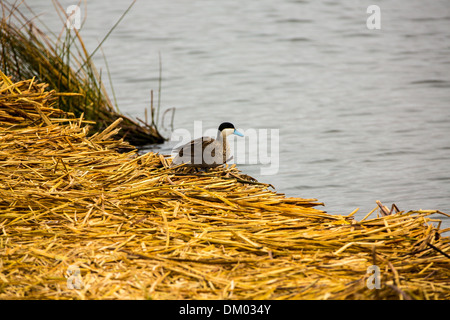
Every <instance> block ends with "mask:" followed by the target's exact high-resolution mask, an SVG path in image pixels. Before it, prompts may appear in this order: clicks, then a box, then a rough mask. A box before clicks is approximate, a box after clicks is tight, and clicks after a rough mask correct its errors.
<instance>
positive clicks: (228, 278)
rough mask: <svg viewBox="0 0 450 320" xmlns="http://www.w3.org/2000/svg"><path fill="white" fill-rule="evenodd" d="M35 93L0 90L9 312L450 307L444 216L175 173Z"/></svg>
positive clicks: (221, 175)
mask: <svg viewBox="0 0 450 320" xmlns="http://www.w3.org/2000/svg"><path fill="white" fill-rule="evenodd" d="M41 89H42V85H41V84H38V83H36V82H35V81H33V80H24V81H20V82H17V83H8V82H7V81H6V80H5V78H3V80H2V81H1V82H0V92H1V93H0V99H1V100H0V173H1V177H0V184H1V188H0V192H1V194H0V196H1V197H0V198H1V199H0V212H1V213H0V255H1V264H2V271H1V273H0V277H1V279H2V282H3V284H2V287H1V289H0V298H1V299H165V300H166V299H167V300H171V299H193V300H196V299H231V300H233V299H242V300H249V299H260V300H266V299H283V300H284V299H449V298H450V290H449V289H450V287H449V286H448V279H449V278H450V268H449V267H450V259H449V258H448V255H449V254H450V238H449V237H443V236H442V235H441V233H442V232H443V231H444V230H445V229H440V227H439V225H438V226H433V225H432V223H433V222H437V223H438V221H439V220H437V219H436V218H438V217H439V215H440V212H439V211H437V210H416V211H408V212H404V211H401V212H400V213H396V214H392V215H391V214H389V215H385V216H381V217H377V218H371V217H370V216H369V215H368V216H367V217H366V218H365V219H362V220H359V221H357V220H355V219H354V218H353V216H352V213H350V214H349V215H347V216H342V215H331V214H327V213H325V212H324V211H322V210H320V209H318V208H316V207H319V206H320V205H321V203H320V202H319V201H317V200H316V199H303V198H300V197H285V196H284V195H282V194H278V193H277V192H276V191H271V190H269V189H268V186H269V185H267V184H263V183H259V182H258V181H255V180H254V179H253V178H251V177H249V176H247V175H245V174H243V173H242V172H240V171H239V170H238V169H236V168H235V167H234V166H231V167H225V168H218V169H215V170H212V171H210V172H208V174H203V175H195V174H192V172H190V171H189V170H188V169H186V168H179V169H177V170H174V169H171V168H169V167H168V162H167V160H166V159H165V157H164V156H163V155H160V154H156V153H146V154H143V155H138V153H137V150H136V149H135V148H134V147H133V146H131V145H130V144H129V143H127V142H124V141H123V139H120V140H114V135H115V134H117V132H118V131H119V130H120V120H117V121H116V122H114V123H113V124H112V125H110V126H109V127H108V128H106V129H105V130H104V131H102V132H99V133H96V134H94V135H92V136H88V135H87V134H88V131H89V128H88V125H89V121H88V120H83V119H80V118H75V117H73V116H71V115H70V114H67V113H65V112H63V111H61V110H59V109H58V108H57V105H56V103H57V94H56V93H55V92H54V91H44V90H41ZM118 150H128V151H126V152H122V153H121V152H118ZM380 208H383V206H382V205H381V206H380ZM381 210H384V208H383V209H381ZM373 266H376V267H377V268H376V270H378V274H377V278H376V279H375V280H377V281H379V284H380V288H379V289H373V288H372V289H370V288H369V287H370V284H371V283H372V284H374V285H377V282H376V281H375V282H370V281H371V280H373V277H372V276H373V275H375V274H376V273H370V272H369V270H372V269H373V268H372V269H370V268H371V267H373ZM71 285H72V287H70V286H71Z"/></svg>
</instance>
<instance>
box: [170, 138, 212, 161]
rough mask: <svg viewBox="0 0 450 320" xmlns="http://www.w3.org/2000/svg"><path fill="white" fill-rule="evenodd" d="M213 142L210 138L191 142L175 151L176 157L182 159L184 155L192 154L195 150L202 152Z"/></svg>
mask: <svg viewBox="0 0 450 320" xmlns="http://www.w3.org/2000/svg"><path fill="white" fill-rule="evenodd" d="M214 141H215V140H214V139H213V138H211V137H201V138H197V139H194V140H192V141H191V142H188V143H186V144H185V145H182V146H181V147H179V148H177V149H175V152H176V153H177V155H178V156H180V157H182V156H183V155H184V154H186V153H190V154H194V152H195V151H196V150H204V149H205V148H206V147H207V146H209V145H210V144H211V143H213V142H214Z"/></svg>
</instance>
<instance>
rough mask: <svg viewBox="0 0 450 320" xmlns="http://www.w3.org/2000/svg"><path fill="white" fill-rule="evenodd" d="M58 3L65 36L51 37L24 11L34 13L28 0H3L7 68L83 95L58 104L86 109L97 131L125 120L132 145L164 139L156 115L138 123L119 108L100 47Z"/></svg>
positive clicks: (1, 35) (0, 39) (0, 61)
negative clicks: (99, 64) (91, 44)
mask: <svg viewBox="0 0 450 320" xmlns="http://www.w3.org/2000/svg"><path fill="white" fill-rule="evenodd" d="M54 4H55V8H56V10H57V11H58V13H59V14H62V15H63V16H64V17H65V18H64V19H63V21H62V31H61V34H60V35H59V36H56V35H54V36H53V37H51V32H50V31H48V33H49V34H50V35H47V34H46V33H45V32H44V31H42V30H41V29H40V28H39V27H38V26H37V24H36V23H35V22H34V21H39V17H38V16H34V17H28V16H26V15H25V12H26V11H31V9H30V8H29V7H28V6H27V4H26V2H23V1H22V2H21V3H20V4H16V3H15V4H13V5H11V4H8V3H7V2H3V1H2V2H1V3H0V8H1V11H2V13H3V16H2V18H1V21H0V67H1V69H2V71H3V72H4V73H6V74H8V75H10V76H12V77H13V78H14V79H15V80H21V79H31V78H36V79H37V80H39V81H41V82H45V83H47V84H48V86H49V88H50V89H53V90H56V91H57V92H71V93H79V94H78V95H70V96H68V95H61V96H59V102H58V103H59V108H60V109H62V110H64V111H67V112H71V113H74V114H75V115H76V116H80V115H81V114H82V113H83V114H84V117H85V118H87V119H89V120H94V121H95V122H94V123H93V124H92V125H93V126H94V127H95V130H96V131H100V130H103V129H104V128H106V127H107V126H108V125H110V124H111V123H113V122H114V121H115V120H116V119H118V118H122V119H123V123H122V131H121V132H120V133H119V135H120V136H121V137H123V138H124V139H126V140H127V141H129V142H130V143H132V144H133V145H146V144H150V143H162V142H164V138H163V137H162V136H161V134H160V133H159V131H158V129H157V123H156V122H154V121H153V119H152V122H151V123H142V124H139V123H138V121H135V120H133V119H131V118H129V117H126V116H124V115H122V114H121V113H120V112H119V110H118V107H117V103H116V105H115V106H114V104H113V103H112V102H111V100H110V98H109V97H108V93H107V90H106V88H105V86H104V83H103V81H102V78H101V72H98V70H97V69H96V67H95V65H94V64H93V61H92V56H93V54H94V53H95V51H96V50H97V49H98V48H97V49H96V50H94V52H92V53H88V51H87V50H86V46H85V44H84V42H83V39H82V38H81V36H80V34H79V32H78V31H77V30H76V29H74V30H69V29H67V28H66V25H65V23H64V22H65V19H67V14H66V12H65V9H64V8H63V7H62V5H61V4H60V3H59V2H58V1H54ZM127 11H128V10H127ZM127 11H126V12H127ZM126 12H125V13H124V14H126ZM122 17H123V16H122ZM119 21H120V20H119ZM119 21H118V22H119ZM42 24H43V23H42ZM63 24H64V25H63ZM116 25H117V23H116ZM116 25H115V26H116ZM44 26H45V25H44ZM113 28H114V27H113ZM111 31H112V30H110V32H109V33H108V35H109V34H110V33H111ZM63 35H65V36H63ZM104 40H105V39H104ZM104 40H103V41H104ZM103 41H102V42H103ZM106 66H107V64H106ZM113 92H114V91H113ZM158 110H159V109H158Z"/></svg>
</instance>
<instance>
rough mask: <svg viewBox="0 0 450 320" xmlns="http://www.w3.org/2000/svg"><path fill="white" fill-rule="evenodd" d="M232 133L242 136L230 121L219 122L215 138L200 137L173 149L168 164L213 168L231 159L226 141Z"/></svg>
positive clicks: (172, 165)
mask: <svg viewBox="0 0 450 320" xmlns="http://www.w3.org/2000/svg"><path fill="white" fill-rule="evenodd" d="M232 134H234V135H237V136H240V137H243V136H244V135H243V134H242V133H241V132H239V131H238V130H236V128H235V127H234V125H233V124H232V123H230V122H223V123H221V124H220V126H219V128H218V129H217V136H216V138H215V139H214V138H212V137H201V138H198V139H194V140H192V141H191V142H188V143H186V144H185V145H182V146H181V147H178V148H176V149H175V150H174V151H175V153H176V154H175V157H174V158H173V159H172V163H171V165H170V166H171V167H174V166H178V165H181V164H185V166H187V167H194V168H215V167H218V166H221V165H223V164H225V163H227V162H228V161H230V160H231V159H233V156H232V155H231V151H230V146H229V144H228V142H227V137H228V136H229V135H232Z"/></svg>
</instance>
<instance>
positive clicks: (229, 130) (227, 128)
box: [219, 122, 244, 137]
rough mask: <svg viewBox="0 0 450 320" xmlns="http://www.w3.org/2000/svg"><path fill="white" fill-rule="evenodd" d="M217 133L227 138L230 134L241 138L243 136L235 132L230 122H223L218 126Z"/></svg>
mask: <svg viewBox="0 0 450 320" xmlns="http://www.w3.org/2000/svg"><path fill="white" fill-rule="evenodd" d="M219 133H220V134H221V135H222V136H223V137H226V136H229V135H230V134H235V135H237V136H240V137H243V136H244V135H243V134H242V133H240V132H239V131H237V130H236V128H235V127H234V125H233V124H232V123H230V122H223V123H222V124H220V126H219Z"/></svg>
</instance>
